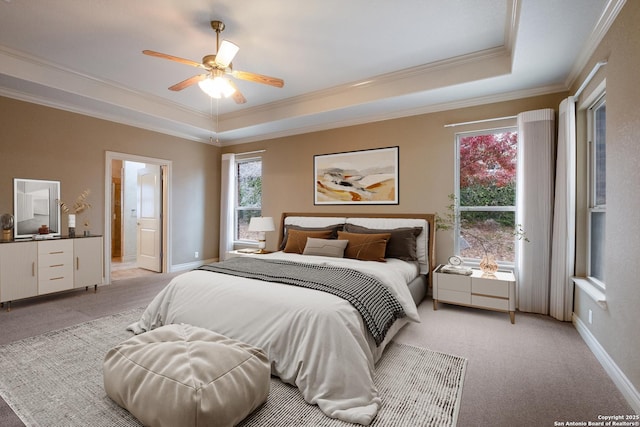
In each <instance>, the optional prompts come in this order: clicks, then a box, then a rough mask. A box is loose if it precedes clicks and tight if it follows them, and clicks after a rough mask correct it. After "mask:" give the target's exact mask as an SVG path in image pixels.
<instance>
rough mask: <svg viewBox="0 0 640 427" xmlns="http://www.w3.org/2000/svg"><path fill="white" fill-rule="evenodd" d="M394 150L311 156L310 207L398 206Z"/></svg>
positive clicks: (396, 168) (384, 149)
mask: <svg viewBox="0 0 640 427" xmlns="http://www.w3.org/2000/svg"><path fill="white" fill-rule="evenodd" d="M398 149H399V148H398V147H387V148H378V149H371V150H362V151H350V152H345V153H335V154H322V155H316V156H314V158H313V164H314V175H313V177H314V183H315V190H314V194H315V197H314V204H316V205H347V204H353V205H364V204H370V205H384V204H386V205H397V204H399V203H400V201H399V198H398V191H399V186H398V164H399V163H398V159H399V158H398Z"/></svg>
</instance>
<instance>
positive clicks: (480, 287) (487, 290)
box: [471, 277, 509, 298]
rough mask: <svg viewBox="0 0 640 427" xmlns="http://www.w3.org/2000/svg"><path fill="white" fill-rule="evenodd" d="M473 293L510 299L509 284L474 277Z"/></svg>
mask: <svg viewBox="0 0 640 427" xmlns="http://www.w3.org/2000/svg"><path fill="white" fill-rule="evenodd" d="M471 292H472V293H474V294H482V295H490V296H495V297H503V298H509V282H504V281H502V280H495V279H485V278H480V277H474V278H473V282H472V284H471Z"/></svg>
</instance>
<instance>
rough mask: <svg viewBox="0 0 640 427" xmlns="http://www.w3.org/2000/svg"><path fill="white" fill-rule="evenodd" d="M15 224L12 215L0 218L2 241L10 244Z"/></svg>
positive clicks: (4, 215)
mask: <svg viewBox="0 0 640 427" xmlns="http://www.w3.org/2000/svg"><path fill="white" fill-rule="evenodd" d="M14 224H15V221H14V218H13V215H11V214H8V213H6V214H2V216H0V225H2V241H3V242H10V241H11V240H12V239H13V226H14Z"/></svg>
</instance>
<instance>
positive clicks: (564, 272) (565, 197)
mask: <svg viewBox="0 0 640 427" xmlns="http://www.w3.org/2000/svg"><path fill="white" fill-rule="evenodd" d="M556 165H557V167H556V193H555V205H554V209H553V238H552V242H551V283H550V286H551V295H550V301H549V303H550V307H549V314H550V315H551V316H553V317H555V318H556V319H558V320H563V321H568V320H571V313H572V311H573V283H572V281H571V276H573V274H574V270H575V251H576V247H575V246H576V243H575V240H576V104H575V100H574V98H573V97H569V98H567V99H565V100H563V101H562V102H561V103H560V113H559V116H558V154H557V156H556Z"/></svg>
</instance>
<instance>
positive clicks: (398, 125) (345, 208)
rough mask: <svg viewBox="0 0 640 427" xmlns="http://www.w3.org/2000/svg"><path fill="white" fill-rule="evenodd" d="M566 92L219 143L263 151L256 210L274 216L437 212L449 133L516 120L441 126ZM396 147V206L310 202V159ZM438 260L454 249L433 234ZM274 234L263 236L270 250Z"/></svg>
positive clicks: (554, 103) (508, 112) (448, 165)
mask: <svg viewBox="0 0 640 427" xmlns="http://www.w3.org/2000/svg"><path fill="white" fill-rule="evenodd" d="M566 95H567V94H566V93H560V94H553V95H547V96H539V97H533V98H526V99H521V100H516V101H509V102H501V103H497V104H491V105H483V106H480V107H471V108H464V109H459V110H451V111H445V112H439V113H432V114H424V115H419V116H413V117H406V118H401V119H394V120H388V121H382V122H377V123H370V124H365V125H359V126H352V127H347V128H341V129H334V130H328V131H323V132H314V133H309V134H305V135H298V136H291V137H287V138H279V139H273V140H268V141H261V142H255V143H251V144H242V145H236V146H231V147H225V148H223V151H224V152H234V153H241V152H246V151H252V150H257V149H266V152H265V153H264V155H263V159H264V163H263V175H264V182H263V214H264V215H268V216H273V217H274V219H275V220H276V221H278V220H279V218H280V215H281V213H282V212H386V213H390V212H397V213H419V212H423V213H430V212H440V213H444V212H445V210H446V206H447V205H448V204H449V199H448V195H449V194H451V193H453V192H454V172H455V171H454V159H455V137H454V135H455V133H456V132H460V131H470V130H475V129H488V128H492V127H497V126H505V125H515V120H514V119H512V120H503V121H501V122H492V123H483V124H477V125H473V126H471V125H466V126H459V127H448V128H445V127H444V125H445V124H449V123H460V122H467V121H472V120H479V119H488V118H497V117H506V116H513V115H516V114H518V113H520V112H522V111H528V110H536V109H540V108H553V109H555V110H557V108H558V105H559V104H560V101H561V100H562V98H564V97H566ZM389 146H399V154H400V190H399V192H400V204H399V205H365V206H352V205H339V206H335V205H334V206H327V205H322V206H314V204H313V201H314V200H313V198H314V196H313V190H314V179H313V157H314V155H317V154H327V153H336V152H344V151H354V150H362V149H370V148H381V147H389ZM437 237H438V239H437V243H436V245H437V249H436V250H437V259H438V261H439V262H445V261H446V259H447V258H448V257H449V256H450V255H451V254H452V251H453V237H452V235H451V234H449V233H444V232H443V233H438V236H437ZM276 243H277V233H275V232H274V233H269V234H268V235H267V247H268V248H270V249H274V248H275V245H276Z"/></svg>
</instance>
